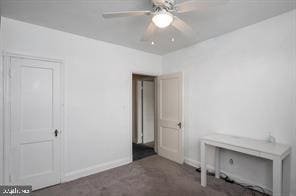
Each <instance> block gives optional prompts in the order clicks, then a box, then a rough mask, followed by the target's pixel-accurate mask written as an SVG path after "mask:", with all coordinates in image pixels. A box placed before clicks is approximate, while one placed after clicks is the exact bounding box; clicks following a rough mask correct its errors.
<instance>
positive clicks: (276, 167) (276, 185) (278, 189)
mask: <svg viewBox="0 0 296 196" xmlns="http://www.w3.org/2000/svg"><path fill="white" fill-rule="evenodd" d="M272 165H273V166H272V167H273V187H272V191H273V193H272V195H273V196H282V169H283V167H282V159H281V158H278V157H277V158H275V159H273V164H272Z"/></svg>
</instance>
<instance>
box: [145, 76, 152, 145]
mask: <svg viewBox="0 0 296 196" xmlns="http://www.w3.org/2000/svg"><path fill="white" fill-rule="evenodd" d="M154 87H155V85H154V81H143V117H142V118H143V143H149V142H153V141H154V126H155V125H154V119H155V114H154V108H155V103H154V100H155V95H154V92H155V90H154Z"/></svg>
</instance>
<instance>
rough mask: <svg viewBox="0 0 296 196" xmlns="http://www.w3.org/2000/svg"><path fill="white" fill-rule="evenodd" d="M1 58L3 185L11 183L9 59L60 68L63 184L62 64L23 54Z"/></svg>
mask: <svg viewBox="0 0 296 196" xmlns="http://www.w3.org/2000/svg"><path fill="white" fill-rule="evenodd" d="M2 58H3V83H4V85H3V94H4V96H3V98H4V101H3V103H4V111H3V124H4V125H3V127H4V130H3V135H4V136H3V148H4V149H3V165H4V167H3V168H4V171H3V178H4V179H3V184H5V185H10V184H11V183H12V182H11V181H12V180H11V177H10V175H11V167H10V164H9V163H10V162H11V153H10V149H11V144H10V141H11V136H10V134H11V125H10V123H11V119H10V116H11V111H10V108H11V97H10V92H11V87H10V68H11V62H10V59H11V58H19V59H29V60H39V61H46V62H52V63H57V64H59V66H60V85H61V86H60V89H61V92H60V96H61V97H60V98H61V99H60V100H61V106H60V112H61V114H60V116H61V119H60V122H61V125H60V126H61V130H60V136H61V140H60V142H61V143H60V146H61V147H60V148H61V149H60V151H61V153H60V174H59V181H60V183H61V182H64V178H65V177H64V176H65V172H64V171H65V159H64V157H65V151H66V146H65V139H66V137H65V133H66V132H65V131H64V130H65V129H64V63H63V61H62V60H57V59H49V58H44V57H36V56H30V55H23V54H18V53H11V52H3V54H2Z"/></svg>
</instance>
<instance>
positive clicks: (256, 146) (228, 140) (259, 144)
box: [201, 133, 291, 156]
mask: <svg viewBox="0 0 296 196" xmlns="http://www.w3.org/2000/svg"><path fill="white" fill-rule="evenodd" d="M201 140H203V141H212V142H218V143H222V144H227V145H231V146H235V147H240V148H246V149H250V150H255V151H259V152H265V153H268V154H272V155H277V156H282V155H283V154H285V153H286V152H288V151H290V150H291V147H290V146H289V145H285V144H279V143H268V142H267V141H264V140H256V139H250V138H246V137H238V136H231V135H224V134H218V133H216V134H211V135H207V136H204V137H202V138H201Z"/></svg>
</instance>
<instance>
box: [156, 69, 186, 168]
mask: <svg viewBox="0 0 296 196" xmlns="http://www.w3.org/2000/svg"><path fill="white" fill-rule="evenodd" d="M157 88H158V91H157V92H158V99H157V100H158V125H157V126H158V147H159V148H158V153H159V155H160V156H163V157H165V158H168V159H170V160H173V161H175V162H178V163H183V160H184V152H183V131H182V124H183V77H182V73H177V74H171V75H163V76H160V77H158V79H157Z"/></svg>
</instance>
